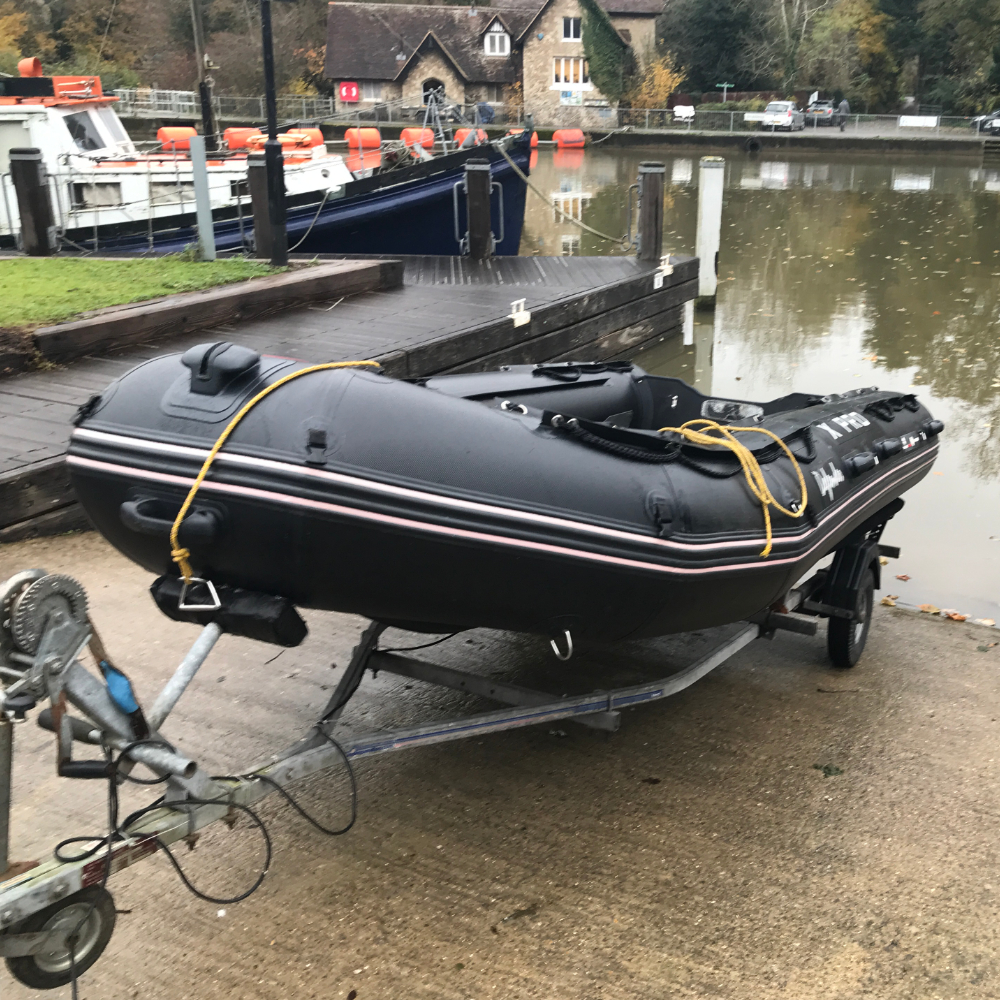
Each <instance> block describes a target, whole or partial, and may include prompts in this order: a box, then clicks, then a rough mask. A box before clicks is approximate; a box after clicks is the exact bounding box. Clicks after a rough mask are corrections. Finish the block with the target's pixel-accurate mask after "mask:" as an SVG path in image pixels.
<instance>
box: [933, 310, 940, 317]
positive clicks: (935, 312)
mask: <svg viewBox="0 0 1000 1000" xmlns="http://www.w3.org/2000/svg"><path fill="white" fill-rule="evenodd" d="M931 315H932V316H940V315H941V313H939V312H938V311H937V310H936V309H935V310H934V312H933V313H931Z"/></svg>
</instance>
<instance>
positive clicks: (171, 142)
mask: <svg viewBox="0 0 1000 1000" xmlns="http://www.w3.org/2000/svg"><path fill="white" fill-rule="evenodd" d="M197 134H198V130H197V129H194V128H191V126H190V125H167V126H164V127H163V128H158V129H157V130H156V141H157V142H158V143H159V144H160V145H161V146H162V147H163V148H164V149H165V150H167V151H168V152H174V151H176V150H178V149H190V148H191V136H193V135H197Z"/></svg>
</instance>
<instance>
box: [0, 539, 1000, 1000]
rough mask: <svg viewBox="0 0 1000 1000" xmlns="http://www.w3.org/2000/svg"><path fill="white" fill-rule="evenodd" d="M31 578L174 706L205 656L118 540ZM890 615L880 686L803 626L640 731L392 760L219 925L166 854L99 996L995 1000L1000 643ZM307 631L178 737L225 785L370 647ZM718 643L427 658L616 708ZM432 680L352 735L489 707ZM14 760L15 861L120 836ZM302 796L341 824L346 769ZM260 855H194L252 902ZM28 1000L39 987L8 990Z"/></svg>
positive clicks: (75, 549) (29, 762)
mask: <svg viewBox="0 0 1000 1000" xmlns="http://www.w3.org/2000/svg"><path fill="white" fill-rule="evenodd" d="M26 566H44V567H46V568H47V569H48V570H50V571H52V572H66V573H70V574H73V575H74V576H76V577H78V578H79V579H80V580H81V582H82V583H83V584H84V586H85V587H86V588H87V590H88V592H89V595H90V597H91V602H92V607H93V614H94V617H95V621H96V623H97V624H98V627H99V628H101V630H102V632H103V635H104V639H105V642H106V643H107V645H108V647H109V651H110V652H111V654H112V655H113V656H115V657H116V658H117V659H119V661H120V662H121V663H122V664H123V666H125V667H126V668H127V669H128V670H129V672H130V674H131V676H132V678H133V680H134V681H135V682H136V684H137V686H138V687H139V689H140V693H141V694H145V695H146V696H147V697H148V694H149V692H152V691H155V690H156V689H157V688H158V686H159V684H160V683H162V681H163V680H165V678H166V677H167V676H168V674H169V673H170V672H171V671H172V669H173V667H174V665H175V664H176V663H177V662H178V660H179V658H180V657H181V655H182V654H183V652H184V651H185V650H186V648H187V646H188V644H189V643H190V641H191V639H192V638H193V635H194V627H192V626H184V625H177V624H174V623H171V622H169V621H168V620H167V619H165V618H164V617H163V616H162V615H160V614H159V612H158V611H156V609H155V608H154V606H153V603H152V601H151V600H150V599H149V597H148V596H147V594H146V593H145V588H146V586H147V585H148V583H149V580H148V579H147V576H146V574H145V573H144V572H143V571H142V570H140V569H138V568H136V567H135V566H133V565H132V564H130V563H128V562H126V561H125V560H124V559H122V558H121V557H120V556H118V555H117V554H116V553H114V552H113V551H112V550H111V549H110V548H109V547H108V546H107V545H106V543H104V542H103V541H102V540H101V539H100V538H99V537H98V536H97V535H95V534H93V533H86V534H77V535H68V536H62V537H56V538H48V539H37V540H32V541H25V542H19V543H16V544H12V545H7V546H3V547H2V548H0V577H6V576H8V575H9V574H10V573H12V572H14V571H16V570H18V569H21V568H23V567H26ZM877 612H878V613H877V615H876V618H875V621H874V624H873V628H872V634H871V637H870V639H869V645H868V651H867V653H866V655H865V657H864V659H863V660H862V662H861V664H860V665H859V666H858V667H857V668H856V669H855V670H854V671H851V672H846V673H840V672H834V671H833V670H832V669H831V668H830V667H829V666H828V663H827V660H826V657H825V650H824V646H823V643H822V642H821V641H820V640H819V639H818V638H808V637H804V636H797V635H791V634H787V633H783V634H779V635H778V637H777V638H775V639H774V640H773V641H771V642H766V641H757V642H755V643H753V644H752V645H751V646H749V647H748V648H747V649H745V650H744V651H743V652H742V653H740V654H739V655H737V656H736V657H734V658H733V659H732V660H730V661H729V662H728V663H727V664H725V665H724V666H723V667H721V668H720V669H718V670H717V671H715V672H713V673H712V674H710V675H709V676H708V677H707V678H706V679H704V680H703V681H701V682H699V683H698V684H696V685H695V686H694V687H692V688H690V689H688V690H687V691H685V692H683V693H682V694H680V695H678V696H676V697H674V698H671V699H669V700H667V701H666V702H661V703H658V704H656V705H652V706H648V707H644V708H641V709H639V710H636V711H633V712H628V713H626V715H625V719H624V723H623V726H622V729H621V731H620V732H618V733H616V734H614V735H611V736H608V735H606V734H604V733H599V732H593V731H590V730H584V729H582V728H577V727H572V728H570V726H569V725H568V724H567V727H566V729H564V730H552V731H550V730H549V729H547V728H544V727H543V728H534V729H525V730H519V731H514V732H510V733H506V734H501V735H494V736H488V737H485V738H484V739H482V740H481V741H478V742H477V741H464V742H458V743H448V744H443V745H440V746H436V747H431V748H427V749H422V750H419V751H415V752H413V753H409V754H390V755H387V756H384V757H379V758H376V759H373V760H371V761H368V762H366V763H364V764H362V765H361V767H360V769H359V783H360V802H359V807H360V814H359V819H358V822H357V825H356V826H355V827H354V829H353V830H352V831H351V832H350V833H348V834H347V835H346V836H343V837H340V838H337V839H328V838H325V837H322V836H321V835H320V834H318V833H317V832H316V831H314V830H312V829H311V828H310V827H308V826H307V825H306V824H305V823H304V822H303V821H302V820H301V819H300V818H299V817H297V816H296V815H294V814H293V813H292V812H291V811H290V810H289V809H288V808H287V807H285V806H282V805H281V804H280V802H279V801H277V800H274V799H269V800H268V801H267V802H266V803H265V804H264V807H263V815H264V816H265V818H266V819H267V821H268V824H269V826H270V828H271V830H272V834H273V836H274V839H275V847H276V856H275V861H274V864H273V865H272V869H271V873H270V875H269V876H268V879H267V880H266V882H265V883H264V887H263V888H262V889H261V891H260V892H259V893H257V894H256V895H255V896H253V897H251V899H250V900H249V901H247V902H245V903H242V904H238V905H234V906H230V907H226V908H225V910H224V912H222V911H220V910H219V908H218V907H216V906H214V905H210V904H207V903H202V902H199V901H197V900H195V899H194V898H193V897H192V896H190V895H189V894H188V893H187V892H186V891H185V890H184V889H183V887H182V886H181V885H180V883H179V882H178V880H177V878H176V876H175V875H174V874H173V872H172V871H171V870H170V869H169V868H168V866H167V864H166V862H165V861H164V860H162V859H153V860H152V861H150V862H148V863H146V864H144V865H140V866H137V867H136V868H133V869H128V870H126V871H124V872H122V873H120V874H119V875H117V876H115V877H114V878H113V880H112V883H111V889H112V891H113V892H114V893H115V899H116V903H117V905H118V907H119V908H120V910H121V911H123V912H122V914H121V915H120V916H119V923H118V928H117V930H116V933H115V936H114V938H113V939H112V941H111V944H110V945H109V948H108V951H107V952H106V953H105V955H104V957H103V958H102V959H101V960H100V962H99V963H98V964H97V965H96V966H95V967H94V968H93V969H92V970H91V971H90V972H89V973H87V974H86V976H85V977H84V978H83V980H82V981H81V994H80V995H81V997H83V998H88V1000H119V998H121V1000H126V998H127V1000H132V998H135V1000H140V998H141V1000H147V998H149V1000H153V998H156V1000H159V998H163V1000H167V998H169V1000H182V998H190V1000H195V998H197V1000H216V998H245V997H255V998H256V997H259V998H263V1000H278V998H281V1000H284V998H288V997H296V998H313V997H315V998H320V997H322V998H324V1000H325V998H341V997H343V998H347V997H352V998H356V1000H399V998H404V997H405V998H419V997H427V998H448V1000H451V998H456V1000H457V998H484V997H504V998H529V997H530V998H535V997H538V998H543V997H544V998H567V1000H595V998H614V1000H619V998H621V1000H624V998H629V1000H632V998H647V997H649V998H653V997H656V998H660V997H671V998H674V997H677V998H681V997H699V998H702V997H727V998H728V997H732V998H744V997H747V998H750V997H752V998H754V1000H771V998H775V1000H777V998H781V1000H786V998H787V1000H807V998H808V1000H853V998H856V997H863V996H871V997H878V998H921V1000H923V998H928V1000H930V998H935V997H941V998H956V1000H958V998H962V1000H969V998H986V997H995V996H997V995H998V993H1000V985H998V957H997V955H998V931H997V927H998V924H997V899H998V893H1000V875H998V874H997V860H998V859H997V853H998V852H997V846H996V836H995V831H996V829H997V826H998V822H997V821H998V812H1000V809H998V795H997V767H998V765H997V758H998V757H1000V751H998V749H997V733H998V727H1000V722H998V719H1000V696H998V687H997V683H996V679H997V674H998V670H1000V646H994V647H990V646H989V645H988V644H989V643H990V642H992V641H994V636H995V634H996V633H995V632H994V631H993V630H987V629H984V628H981V627H975V626H969V625H965V624H957V623H954V622H950V621H947V620H943V619H938V618H935V619H931V618H927V617H926V616H924V617H921V616H918V615H914V614H912V613H909V612H905V611H902V610H899V609H892V610H890V609H888V608H878V609H877ZM309 623H310V627H311V630H312V631H311V635H310V637H309V639H307V641H306V642H305V643H304V644H303V645H302V646H301V647H299V648H297V649H293V650H287V651H285V652H283V653H281V655H280V656H278V657H277V658H276V659H275V658H274V657H275V653H276V649H275V648H273V647H264V646H261V645H259V644H254V643H252V642H249V641H246V640H242V639H237V638H232V637H224V638H223V639H222V640H221V642H220V644H219V646H218V647H217V649H216V652H215V653H213V655H212V658H211V659H210V660H209V662H208V663H207V664H206V666H205V668H204V669H203V670H202V672H201V673H200V674H199V675H198V677H197V678H196V680H195V681H194V683H193V684H192V687H191V688H190V689H189V691H188V693H187V694H186V695H185V697H184V698H183V699H182V701H181V703H180V706H179V707H178V709H177V711H176V712H175V715H174V716H173V717H172V721H171V723H170V724H169V726H168V727H167V735H168V736H172V737H176V739H177V740H178V741H179V742H180V743H181V744H182V745H183V746H185V748H190V749H191V750H192V752H193V753H197V754H200V758H201V760H202V761H204V762H205V763H206V765H207V766H208V767H209V768H217V769H219V770H222V771H225V770H227V769H229V768H232V767H235V766H238V765H239V764H241V763H244V762H246V761H248V760H256V759H259V758H260V757H261V756H262V755H265V754H267V753H269V752H271V751H272V750H276V749H278V748H280V747H282V746H284V745H285V744H286V743H287V742H288V741H289V739H290V738H291V737H293V736H294V735H297V734H298V733H299V732H300V731H301V730H302V729H303V728H304V727H305V726H307V725H308V724H309V723H310V722H311V720H312V718H313V714H312V713H314V712H315V711H316V710H317V709H318V707H319V706H321V705H322V703H323V702H324V701H325V700H326V698H327V696H328V689H329V688H330V686H331V684H332V682H333V681H335V680H336V677H337V676H338V672H337V671H334V670H331V669H330V665H331V663H334V664H337V665H338V667H343V665H344V664H345V663H346V660H347V657H348V655H349V653H350V650H351V648H352V646H353V645H354V643H355V642H356V641H357V638H358V635H359V632H360V629H361V627H362V624H363V623H362V622H361V620H359V619H355V618H351V617H347V616H338V615H319V614H311V615H310V616H309ZM387 637H388V638H390V639H398V640H400V641H399V645H409V644H410V643H411V642H413V641H414V639H413V637H412V636H407V635H405V634H403V633H389V634H388V636H387ZM706 640H707V637H699V636H693V637H690V638H688V639H686V640H684V641H683V642H679V641H676V640H659V641H655V642H643V643H632V644H623V645H620V646H617V647H614V648H611V647H589V648H585V649H583V650H582V651H580V652H579V653H578V655H577V657H575V658H574V660H572V661H571V662H570V664H568V665H559V664H556V662H555V660H554V658H553V657H552V655H551V653H550V652H549V651H548V646H547V643H545V642H543V641H542V640H540V639H535V638H529V637H520V636H513V637H512V636H507V635H503V634H499V633H492V632H486V631H478V632H472V633H469V634H467V635H462V636H459V637H456V638H455V639H452V640H450V641H449V642H447V643H444V644H443V645H441V646H439V647H436V648H435V649H432V650H427V651H425V652H422V653H418V654H416V655H417V656H426V657H427V658H428V659H433V660H434V661H436V662H439V663H443V664H448V665H451V666H455V667H466V666H468V667H476V668H477V669H480V670H482V671H483V672H485V673H489V674H495V675H503V676H505V677H510V678H513V679H515V680H521V682H522V683H525V682H528V681H527V678H529V677H530V683H532V684H534V685H537V686H540V687H542V686H544V687H546V688H547V689H548V690H552V691H558V690H561V689H562V690H573V689H575V688H576V686H579V685H586V684H592V683H593V681H594V678H595V677H596V676H597V671H598V669H599V668H600V669H601V670H602V671H603V674H602V676H604V677H606V678H608V680H607V681H606V683H607V684H608V686H610V685H611V683H612V682H613V683H618V684H620V683H633V682H634V680H635V679H637V674H639V673H641V672H652V671H658V672H659V673H660V674H661V675H662V672H663V666H664V663H667V664H671V663H676V664H678V665H680V664H681V663H682V662H684V660H685V659H690V658H691V657H692V654H693V653H696V651H697V648H698V645H699V643H701V642H703V641H706ZM416 641H420V640H416ZM267 661H270V662H267ZM568 668H572V669H571V670H570V669H568ZM408 683H410V682H406V681H404V680H403V679H400V678H392V677H388V676H386V675H380V676H379V677H378V678H377V679H375V680H372V679H371V678H370V677H367V678H366V679H365V681H364V682H363V684H362V688H361V691H360V694H359V696H358V698H357V699H356V700H355V701H354V702H353V703H352V705H351V708H350V710H349V712H348V714H347V716H346V719H345V721H346V722H348V723H349V724H353V725H356V726H358V727H363V728H365V729H371V728H374V727H376V726H379V727H380V726H389V725H399V724H401V723H406V722H408V721H409V720H411V719H413V718H415V717H416V716H417V715H418V714H420V716H421V717H426V716H427V714H428V713H434V712H436V711H440V712H441V713H445V712H454V711H455V709H456V708H457V707H459V705H461V704H464V702H462V700H461V699H460V697H459V696H457V695H451V696H448V697H447V699H446V700H432V698H431V696H429V695H427V694H425V693H423V692H422V691H421V690H420V689H421V685H420V684H419V683H412V684H411V686H410V687H409V689H408V688H407V687H406V685H407V684H408ZM247 691H249V692H250V694H249V695H248V694H247V693H246V692H247ZM435 697H436V696H435ZM563 733H565V735H563ZM16 740H17V753H16V756H15V771H16V773H15V780H16V784H15V791H14V796H15V808H14V813H13V816H12V822H13V827H14V830H13V833H14V838H13V840H14V842H13V848H14V854H15V856H17V857H19V858H25V857H36V856H38V855H39V854H44V853H46V852H47V851H48V850H50V849H51V847H52V845H53V843H54V842H55V841H56V840H57V839H60V838H61V837H65V836H68V835H70V834H72V833H77V832H79V833H89V832H95V831H100V829H101V826H102V825H103V822H104V820H103V815H104V812H103V810H104V803H103V794H104V790H103V787H102V786H101V785H100V783H97V782H75V783H73V782H67V781H61V780H58V779H56V777H55V774H54V767H53V747H52V739H51V735H50V734H48V733H44V732H42V731H41V730H39V729H37V728H36V727H35V726H34V725H33V724H28V725H25V726H21V727H19V728H18V730H17V734H16ZM824 769H825V770H824ZM303 801H304V804H306V805H307V806H308V807H309V808H310V809H312V810H313V811H315V812H316V813H317V814H318V815H319V817H320V818H323V819H325V820H326V821H327V822H331V823H332V822H335V821H336V820H337V819H339V818H342V817H343V816H344V815H345V809H346V801H347V786H346V783H345V781H344V778H343V775H337V774H334V775H330V776H327V777H324V778H322V779H321V780H318V781H316V782H315V783H314V784H313V785H311V786H309V785H307V786H305V789H304V793H303ZM255 850H256V848H255V842H254V841H252V840H251V839H250V838H249V835H248V832H247V830H246V828H245V825H244V826H237V828H236V830H235V831H234V832H229V831H228V830H227V829H226V827H225V826H224V825H223V824H216V825H215V826H213V827H211V828H209V829H208V830H207V831H206V832H205V834H204V836H203V837H202V839H201V840H200V841H199V843H198V846H197V848H196V850H194V851H193V852H190V853H188V852H186V851H185V852H182V854H181V856H180V860H181V861H182V862H183V863H184V864H185V866H186V867H188V869H189V872H190V874H191V876H192V878H193V879H194V880H195V881H196V883H197V884H199V885H201V886H202V887H204V888H206V889H208V890H209V891H215V892H219V893H220V894H223V893H226V892H227V891H228V890H231V889H233V888H235V887H237V886H238V885H239V884H240V883H241V880H242V881H243V882H245V881H246V872H247V870H248V867H250V866H252V864H253V863H254V861H255V860H256V855H255V853H254V852H255ZM49 995H50V996H54V997H57V996H61V995H64V996H68V989H67V990H62V991H57V992H56V993H53V994H49ZM0 996H3V997H4V998H5V1000H8V998H9V1000H24V998H26V997H29V996H39V994H34V993H31V992H29V991H27V990H25V989H24V988H22V987H21V986H20V985H19V984H16V983H13V982H12V981H11V980H10V979H9V978H8V977H7V976H6V975H3V978H2V979H0Z"/></svg>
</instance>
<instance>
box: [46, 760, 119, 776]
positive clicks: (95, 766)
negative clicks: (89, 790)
mask: <svg viewBox="0 0 1000 1000" xmlns="http://www.w3.org/2000/svg"><path fill="white" fill-rule="evenodd" d="M110 768H111V765H110V764H109V763H108V762H107V761H106V760H64V761H63V762H62V763H61V764H60V765H59V777H60V778H107V777H108V776H109V775H110V774H111V770H110Z"/></svg>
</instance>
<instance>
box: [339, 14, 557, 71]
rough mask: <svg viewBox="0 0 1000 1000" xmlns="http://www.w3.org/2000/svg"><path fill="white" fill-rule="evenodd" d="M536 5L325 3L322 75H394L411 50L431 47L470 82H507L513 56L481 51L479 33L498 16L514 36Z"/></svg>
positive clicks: (512, 68) (407, 61) (512, 66)
mask: <svg viewBox="0 0 1000 1000" xmlns="http://www.w3.org/2000/svg"><path fill="white" fill-rule="evenodd" d="M522 3H523V0H522ZM540 7H541V4H536V5H535V6H534V7H513V6H511V7H506V6H505V7H503V8H502V9H496V10H491V9H490V8H488V7H480V8H478V10H476V12H475V13H474V14H473V13H472V11H473V9H474V8H471V7H454V6H449V7H431V6H422V5H419V6H418V5H416V4H370V3H331V4H330V13H329V17H328V20H327V42H326V75H327V76H328V77H329V78H330V79H332V80H353V79H359V80H395V79H396V78H397V77H400V76H402V75H405V72H406V69H407V67H408V65H409V63H410V60H411V58H412V56H413V55H414V53H415V52H417V51H418V50H419V51H421V52H426V51H427V50H428V49H434V50H440V51H441V53H442V54H443V55H444V56H445V58H446V59H447V60H448V61H449V62H451V63H452V65H454V67H455V68H456V70H457V71H458V74H459V76H462V77H464V78H465V79H466V80H468V81H470V82H473V83H513V82H514V81H515V80H516V79H517V74H516V70H515V67H514V64H513V62H512V61H511V60H510V58H505V57H502V56H488V55H486V53H485V51H484V49H483V39H482V34H483V32H485V31H486V29H487V28H488V27H489V26H490V24H491V23H492V21H493V20H494V18H495V17H497V16H499V17H500V18H501V19H502V20H503V22H504V23H505V25H506V27H507V28H508V30H509V31H510V32H511V33H512V34H513V35H514V36H515V37H517V36H518V35H520V34H521V32H523V31H524V29H525V28H527V26H528V25H529V24H530V23H531V21H532V19H533V18H534V16H535V15H536V14H537V13H538V10H539V9H540ZM400 56H402V57H403V58H400Z"/></svg>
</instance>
